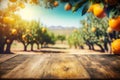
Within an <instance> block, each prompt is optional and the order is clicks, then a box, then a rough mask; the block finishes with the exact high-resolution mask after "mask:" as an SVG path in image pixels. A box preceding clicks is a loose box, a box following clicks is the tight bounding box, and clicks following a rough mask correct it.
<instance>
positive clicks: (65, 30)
mask: <svg viewBox="0 0 120 80" xmlns="http://www.w3.org/2000/svg"><path fill="white" fill-rule="evenodd" d="M47 28H48V29H49V31H50V32H52V33H54V34H55V35H66V36H69V35H70V34H71V33H72V31H73V30H74V29H77V28H76V27H63V26H50V27H47Z"/></svg>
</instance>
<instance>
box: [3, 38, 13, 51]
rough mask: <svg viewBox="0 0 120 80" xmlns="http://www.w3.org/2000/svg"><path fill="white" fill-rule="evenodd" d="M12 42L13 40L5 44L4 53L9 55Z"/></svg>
mask: <svg viewBox="0 0 120 80" xmlns="http://www.w3.org/2000/svg"><path fill="white" fill-rule="evenodd" d="M12 42H13V40H12V41H11V42H10V43H7V47H6V50H5V53H11V44H12Z"/></svg>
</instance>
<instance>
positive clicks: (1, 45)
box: [0, 43, 5, 53]
mask: <svg viewBox="0 0 120 80" xmlns="http://www.w3.org/2000/svg"><path fill="white" fill-rule="evenodd" d="M4 46H5V44H3V43H1V44H0V53H4Z"/></svg>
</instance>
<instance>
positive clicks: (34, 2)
mask: <svg viewBox="0 0 120 80" xmlns="http://www.w3.org/2000/svg"><path fill="white" fill-rule="evenodd" d="M29 3H30V4H38V3H39V1H38V0H30V2H29Z"/></svg>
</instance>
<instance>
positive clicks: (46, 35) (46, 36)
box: [39, 26, 56, 48]
mask: <svg viewBox="0 0 120 80" xmlns="http://www.w3.org/2000/svg"><path fill="white" fill-rule="evenodd" d="M41 30H42V33H41V37H40V40H39V43H40V44H41V48H44V47H47V46H48V44H55V42H56V37H55V35H54V34H53V33H50V32H49V31H48V30H47V28H45V27H43V26H42V27H41Z"/></svg>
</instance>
